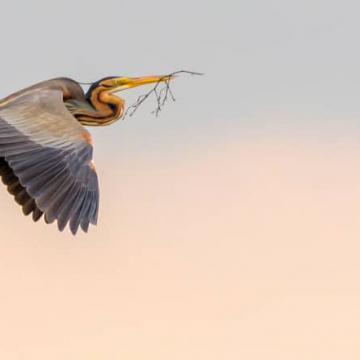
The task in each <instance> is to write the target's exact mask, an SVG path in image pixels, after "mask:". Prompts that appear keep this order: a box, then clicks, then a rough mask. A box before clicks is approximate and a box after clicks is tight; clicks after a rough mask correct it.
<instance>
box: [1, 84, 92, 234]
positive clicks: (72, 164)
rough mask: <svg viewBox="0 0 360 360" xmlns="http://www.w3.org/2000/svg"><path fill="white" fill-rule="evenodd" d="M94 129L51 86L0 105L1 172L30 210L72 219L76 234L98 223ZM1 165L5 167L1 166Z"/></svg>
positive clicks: (52, 217)
mask: <svg viewBox="0 0 360 360" xmlns="http://www.w3.org/2000/svg"><path fill="white" fill-rule="evenodd" d="M89 138H90V135H89V133H88V132H87V131H86V130H85V128H83V127H82V125H81V124H80V123H79V122H78V121H77V120H76V119H75V118H74V117H73V115H71V113H70V112H69V111H68V110H67V109H66V107H65V105H64V102H63V93H62V91H61V90H60V89H57V88H53V87H52V86H50V84H49V85H48V86H47V87H45V88H44V87H42V88H40V89H38V88H35V89H34V90H33V91H29V92H25V94H20V95H19V96H17V97H15V98H14V99H12V100H11V101H8V102H6V103H5V105H1V104H0V160H1V159H3V163H5V164H6V165H4V164H2V163H1V162H0V165H1V164H2V166H3V169H6V171H5V170H3V171H2V172H1V170H0V175H1V176H2V178H3V182H4V183H5V184H7V185H8V188H9V191H10V192H12V193H13V194H14V195H15V200H16V201H17V202H19V203H20V204H21V205H23V212H24V213H25V214H30V213H33V219H34V220H35V221H37V220H38V219H39V218H40V217H41V215H42V214H43V213H45V220H46V222H53V221H55V220H57V221H58V227H59V229H60V230H63V229H64V228H65V227H66V225H67V224H68V223H70V230H71V231H72V233H73V234H76V232H77V231H78V229H79V227H80V226H81V228H82V229H83V230H84V231H87V229H88V227H89V224H90V223H92V224H96V222H97V214H98V206H99V186H98V179H97V175H96V172H95V170H94V168H93V166H92V165H91V162H92V151H93V149H92V146H91V144H90V143H89V142H88V139H89ZM0 169H1V167H0Z"/></svg>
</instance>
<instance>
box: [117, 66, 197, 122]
mask: <svg viewBox="0 0 360 360" xmlns="http://www.w3.org/2000/svg"><path fill="white" fill-rule="evenodd" d="M178 74H189V75H192V76H194V75H203V74H202V73H198V72H194V71H187V70H179V71H175V72H173V73H171V74H168V75H165V76H164V77H162V78H161V79H159V81H158V82H157V83H156V84H155V86H154V87H153V88H152V89H151V90H150V91H148V92H147V93H146V94H143V95H140V96H139V97H138V98H137V100H136V101H135V103H134V104H133V105H130V106H129V107H128V108H127V109H126V110H125V112H124V115H123V116H122V119H125V118H126V117H131V116H133V115H134V114H135V112H136V111H137V110H138V108H139V107H140V106H141V105H142V104H143V102H144V101H146V100H147V99H148V98H149V97H151V96H154V97H155V99H156V102H157V106H156V108H155V109H154V110H153V111H152V112H151V113H152V114H155V116H158V115H159V113H160V112H161V110H162V109H163V107H164V105H165V103H166V102H167V101H168V100H169V99H170V100H172V101H176V99H175V96H174V93H173V92H172V90H171V88H170V81H171V77H172V76H175V75H178ZM164 79H166V80H164ZM161 85H164V87H162V88H161Z"/></svg>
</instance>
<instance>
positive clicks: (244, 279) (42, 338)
mask: <svg viewBox="0 0 360 360" xmlns="http://www.w3.org/2000/svg"><path fill="white" fill-rule="evenodd" d="M359 11H360V5H359V3H358V2H356V1H346V0H345V1H341V2H340V1H319V0H312V1H310V0H303V1H289V0H287V1H285V0H282V1H280V0H274V1H273V0H267V1H265V0H253V1H248V0H247V1H235V0H234V1H232V0H223V1H218V2H215V1H212V2H209V1H189V0H184V1H182V2H176V3H175V2H172V1H165V0H162V1H159V0H154V1H144V0H139V1H120V0H117V1H101V2H100V1H96V2H95V1H76V2H75V1H69V0H63V1H61V2H60V1H59V2H51V1H44V0H43V1H26V2H21V3H20V2H7V3H6V4H3V8H2V17H1V21H0V29H1V33H2V42H1V46H2V49H1V50H2V51H1V61H2V67H1V70H0V79H1V84H2V85H1V86H0V96H6V95H8V94H10V93H11V92H12V91H16V90H19V89H21V88H23V87H25V86H27V85H30V84H33V83H35V82H38V81H41V80H45V79H48V78H52V77H57V76H67V77H72V78H74V79H76V80H79V81H95V80H97V79H99V78H102V77H104V76H109V75H128V76H137V75H149V74H162V73H165V74H166V73H169V72H172V71H175V70H179V69H187V70H193V71H200V72H204V73H205V75H204V76H203V77H188V76H183V77H181V78H179V79H177V80H176V81H175V82H174V85H173V90H174V93H175V95H176V98H177V101H176V102H175V103H169V104H168V105H167V106H166V107H165V109H164V111H163V112H162V113H161V114H160V116H159V117H157V118H156V117H154V116H153V115H152V114H150V111H151V109H152V108H153V107H154V105H155V104H154V103H153V102H151V101H149V102H148V103H147V104H145V105H144V106H143V107H142V108H141V109H139V111H138V112H137V114H136V116H134V117H133V118H131V119H128V120H126V121H124V122H122V123H116V124H114V125H113V126H109V127H106V128H101V129H90V131H91V132H92V134H93V137H94V143H95V162H96V167H97V171H98V174H99V179H100V187H101V203H100V217H99V224H98V226H97V227H96V228H95V227H92V228H90V231H89V233H88V234H79V235H78V236H76V237H73V236H72V235H71V234H70V233H69V231H66V232H64V233H59V232H58V231H57V228H56V226H48V225H45V224H43V223H38V224H34V223H32V221H31V219H29V218H26V217H24V216H23V215H22V213H21V209H20V208H19V207H18V206H17V205H16V204H15V203H14V201H13V199H12V198H11V197H10V196H9V195H8V194H7V192H6V190H5V187H2V188H0V211H1V220H0V225H1V230H2V231H1V234H2V235H1V252H0V287H1V291H0V319H1V322H0V358H1V359H9V360H13V359H14V360H15V359H16V360H18V359H21V360H28V359H34V360H48V359H54V360H58V359H59V360H60V359H61V360H63V359H67V360H80V359H86V360H89V359H101V360H107V359H109V360H113V359H134V360H142V359H146V360H150V359H151V360H152V359H154V360H169V359H172V360H177V359H179V360H180V359H181V360H184V359H196V360H199V359H207V360H218V359H246V360H260V359H261V360H262V359H276V360H282V359H284V360H285V359H286V360H288V359H316V360H318V359H328V360H331V359H339V358H342V359H343V358H344V359H357V358H359V356H360V345H359V338H360V325H359V324H360V286H359V281H358V279H359V277H360V264H359V260H358V258H359V256H358V254H359V252H360V240H359V238H360V237H359V234H360V170H359V161H360V141H359V137H360V122H359V119H360V102H359V100H358V99H359V95H360V70H359V63H360V51H359V49H358V48H359V46H358V42H359V39H358V34H359V33H360V23H359V21H358V15H359ZM143 90H144V89H137V90H133V91H131V92H129V93H128V94H126V93H123V95H124V96H126V99H127V100H128V101H129V104H130V103H131V101H133V100H134V99H135V98H136V96H138V95H139V94H142V93H143ZM144 91H145V90H144Z"/></svg>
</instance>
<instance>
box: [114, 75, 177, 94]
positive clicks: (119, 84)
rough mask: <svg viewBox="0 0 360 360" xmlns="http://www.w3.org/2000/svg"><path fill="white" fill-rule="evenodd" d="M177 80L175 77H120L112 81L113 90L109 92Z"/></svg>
mask: <svg viewBox="0 0 360 360" xmlns="http://www.w3.org/2000/svg"><path fill="white" fill-rule="evenodd" d="M174 78H175V76H174V75H153V76H143V77H133V78H128V77H119V78H114V79H111V81H112V84H113V86H114V87H113V88H112V89H111V90H110V91H109V92H111V93H114V92H118V91H122V90H126V89H130V88H133V87H136V86H141V85H147V84H153V83H159V82H163V81H170V80H173V79H174Z"/></svg>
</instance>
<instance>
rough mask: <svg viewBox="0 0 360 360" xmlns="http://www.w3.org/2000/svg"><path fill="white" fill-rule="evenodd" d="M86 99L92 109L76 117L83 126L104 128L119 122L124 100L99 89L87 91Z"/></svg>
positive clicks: (103, 89)
mask: <svg viewBox="0 0 360 360" xmlns="http://www.w3.org/2000/svg"><path fill="white" fill-rule="evenodd" d="M86 99H87V101H88V102H89V104H90V105H91V107H92V108H93V110H92V109H90V110H85V111H83V112H82V113H81V114H78V115H77V116H76V117H77V119H78V120H79V122H80V123H81V124H83V125H88V126H105V125H110V124H112V123H114V122H115V121H117V120H119V119H120V118H121V116H122V114H123V112H124V103H125V102H124V100H123V99H121V98H119V97H117V96H115V95H113V94H110V93H109V92H108V91H106V89H105V88H102V87H99V88H95V89H93V90H91V91H89V92H88V93H87V94H86Z"/></svg>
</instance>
